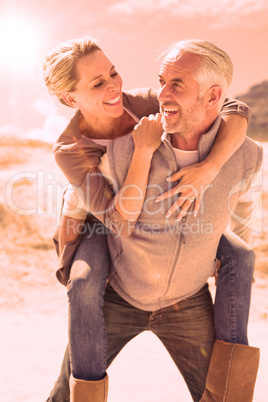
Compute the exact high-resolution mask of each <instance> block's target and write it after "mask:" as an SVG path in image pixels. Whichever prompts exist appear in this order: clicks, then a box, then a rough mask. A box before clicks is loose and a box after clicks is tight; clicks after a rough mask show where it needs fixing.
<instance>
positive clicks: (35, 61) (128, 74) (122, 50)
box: [0, 0, 268, 142]
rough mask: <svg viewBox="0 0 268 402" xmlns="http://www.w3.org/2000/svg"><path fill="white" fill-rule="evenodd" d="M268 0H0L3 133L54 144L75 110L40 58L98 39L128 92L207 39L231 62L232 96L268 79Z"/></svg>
mask: <svg viewBox="0 0 268 402" xmlns="http://www.w3.org/2000/svg"><path fill="white" fill-rule="evenodd" d="M267 34H268V0H236V1H233V0H221V1H220V2H219V1H218V0H99V1H96V0H76V1H69V0H65V1H62V0H58V1H57V0H46V1H45V2H37V1H35V0H24V1H23V2H21V1H19V0H16V1H14V0H1V4H0V99H1V108H0V135H18V136H29V137H33V138H34V137H37V138H41V139H44V140H47V141H52V142H53V141H54V140H55V139H56V138H57V137H58V136H59V134H60V133H61V131H62V130H63V128H64V126H65V125H66V123H67V121H68V119H69V117H70V116H71V115H72V114H73V110H72V109H69V108H67V107H64V106H63V105H61V104H60V103H59V102H58V100H57V99H54V98H53V97H51V96H50V95H49V94H48V93H47V90H46V88H45V87H44V85H43V82H42V70H41V65H42V60H43V58H44V56H45V54H46V53H47V52H48V51H49V50H51V49H53V48H54V47H56V46H57V45H58V43H60V42H63V41H65V40H69V39H72V38H78V37H82V36H85V35H89V36H93V37H95V38H97V39H98V40H99V41H100V43H101V45H102V48H103V50H104V52H105V53H106V54H107V56H108V57H109V58H110V60H111V61H112V63H113V64H114V65H115V66H116V68H117V70H118V72H119V73H120V75H121V76H122V78H123V81H124V85H123V88H124V89H125V90H127V89H131V88H135V87H154V88H157V86H158V81H157V74H158V71H159V66H160V62H161V60H157V57H158V56H159V54H161V53H162V51H163V50H164V49H165V48H166V47H167V46H168V45H170V44H171V43H172V42H174V41H179V40H182V39H189V38H199V39H206V40H209V41H212V42H214V43H215V44H217V45H218V46H219V47H221V48H222V49H224V50H225V51H226V52H227V53H228V54H229V55H230V57H231V59H232V60H233V63H234V77H233V82H232V85H231V87H230V90H229V95H230V96H235V95H240V94H243V93H245V92H246V91H247V90H248V89H249V87H250V86H252V85H255V84H258V83H260V82H262V81H263V80H268V56H267V55H268V43H267V42H268V41H267V39H268V35H267Z"/></svg>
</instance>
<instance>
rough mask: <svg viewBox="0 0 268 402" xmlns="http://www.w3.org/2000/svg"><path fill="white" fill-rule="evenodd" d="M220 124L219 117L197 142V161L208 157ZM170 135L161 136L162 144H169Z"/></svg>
mask: <svg viewBox="0 0 268 402" xmlns="http://www.w3.org/2000/svg"><path fill="white" fill-rule="evenodd" d="M220 124H221V116H220V115H219V116H218V117H217V118H216V120H215V121H214V123H213V124H212V126H211V128H210V129H209V131H207V132H206V133H204V134H203V135H202V136H201V137H200V140H199V143H198V148H197V149H198V154H199V160H200V162H201V161H203V160H204V159H206V157H207V156H208V154H209V152H210V150H211V148H212V147H213V144H214V141H215V138H216V135H217V133H218V130H219V127H220ZM171 135H172V134H168V133H166V132H165V133H164V134H163V136H162V141H163V142H166V141H168V142H170V137H171Z"/></svg>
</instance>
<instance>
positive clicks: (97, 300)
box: [67, 220, 110, 381]
mask: <svg viewBox="0 0 268 402" xmlns="http://www.w3.org/2000/svg"><path fill="white" fill-rule="evenodd" d="M86 225H90V231H87V232H86V233H85V235H84V237H83V239H82V241H81V243H80V245H79V247H78V250H77V252H76V254H75V256H74V260H73V263H72V268H71V273H70V279H69V281H68V284H67V289H68V291H67V295H68V302H69V311H68V313H69V314H68V334H69V347H70V355H71V367H72V374H73V376H74V378H78V379H82V380H92V381H96V380H100V379H102V378H104V377H105V374H106V368H107V367H106V366H107V337H106V329H105V323H104V315H103V303H104V294H105V287H106V284H107V280H108V276H109V269H110V259H109V250H108V245H107V235H106V233H107V229H106V228H105V227H104V226H103V225H102V223H101V222H99V221H95V220H94V221H93V222H91V223H89V222H86Z"/></svg>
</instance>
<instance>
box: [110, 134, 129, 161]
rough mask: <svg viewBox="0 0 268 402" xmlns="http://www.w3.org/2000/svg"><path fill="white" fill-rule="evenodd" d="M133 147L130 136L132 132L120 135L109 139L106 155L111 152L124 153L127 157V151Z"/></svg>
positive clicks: (114, 154)
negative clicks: (111, 139)
mask: <svg viewBox="0 0 268 402" xmlns="http://www.w3.org/2000/svg"><path fill="white" fill-rule="evenodd" d="M133 149H134V141H133V137H132V133H130V134H127V135H124V136H122V137H117V138H115V139H114V140H113V141H111V142H110V143H109V144H108V146H107V153H108V155H109V154H110V155H111V154H113V156H115V157H116V156H117V155H126V156H128V157H129V152H131V151H133Z"/></svg>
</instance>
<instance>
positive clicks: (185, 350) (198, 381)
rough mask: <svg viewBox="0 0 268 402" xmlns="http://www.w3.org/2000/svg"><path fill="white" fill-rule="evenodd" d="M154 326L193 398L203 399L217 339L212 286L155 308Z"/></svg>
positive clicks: (195, 399)
mask: <svg viewBox="0 0 268 402" xmlns="http://www.w3.org/2000/svg"><path fill="white" fill-rule="evenodd" d="M150 327H151V330H152V332H154V333H155V335H157V336H158V338H159V339H160V340H161V342H162V343H163V344H164V346H165V347H166V349H167V350H168V352H169V354H170V355H171V357H172V359H173V360H174V362H175V364H176V366H177V367H178V369H179V370H180V372H181V374H182V376H183V377H184V379H185V382H186V384H187V386H188V388H189V391H190V393H191V395H192V398H193V400H194V401H199V400H200V398H201V396H202V394H203V392H204V389H205V383H206V376H207V371H208V366H209V361H210V356H211V353H212V347H213V343H214V341H215V331H214V323H213V304H212V299H211V295H210V292H209V290H208V286H207V285H206V286H205V287H203V288H202V289H201V290H200V291H199V292H198V293H197V294H196V295H194V296H193V297H191V298H188V299H186V300H183V301H181V302H179V303H177V304H175V305H173V306H170V307H167V308H164V309H162V310H159V311H157V312H155V313H154V315H153V319H152V321H151V324H150Z"/></svg>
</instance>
